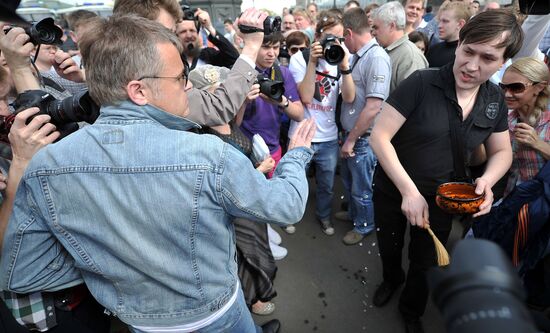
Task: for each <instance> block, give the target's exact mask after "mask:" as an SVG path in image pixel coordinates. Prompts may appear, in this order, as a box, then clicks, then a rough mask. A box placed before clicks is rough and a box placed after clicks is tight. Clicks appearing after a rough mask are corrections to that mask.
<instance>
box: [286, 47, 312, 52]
mask: <svg viewBox="0 0 550 333" xmlns="http://www.w3.org/2000/svg"><path fill="white" fill-rule="evenodd" d="M305 49H307V47H305V46H303V47H298V46H292V47H291V48H290V49H288V50H289V51H290V52H292V53H296V52H298V51H303V50H305Z"/></svg>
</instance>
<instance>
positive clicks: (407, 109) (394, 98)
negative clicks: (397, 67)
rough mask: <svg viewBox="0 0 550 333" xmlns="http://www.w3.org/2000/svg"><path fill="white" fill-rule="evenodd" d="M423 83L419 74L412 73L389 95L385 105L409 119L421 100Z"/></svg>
mask: <svg viewBox="0 0 550 333" xmlns="http://www.w3.org/2000/svg"><path fill="white" fill-rule="evenodd" d="M422 95H423V82H422V76H421V75H420V72H418V71H417V72H414V73H413V74H411V75H410V76H409V77H408V78H406V79H405V80H403V81H402V82H401V84H399V85H398V86H397V88H395V90H394V91H392V92H391V93H390V96H389V97H388V99H387V100H386V103H388V104H389V105H391V106H393V107H394V108H395V109H396V110H397V112H399V113H401V114H402V115H403V117H405V118H409V116H410V115H411V114H412V112H413V111H414V110H415V109H416V107H417V106H418V104H420V101H421V99H422Z"/></svg>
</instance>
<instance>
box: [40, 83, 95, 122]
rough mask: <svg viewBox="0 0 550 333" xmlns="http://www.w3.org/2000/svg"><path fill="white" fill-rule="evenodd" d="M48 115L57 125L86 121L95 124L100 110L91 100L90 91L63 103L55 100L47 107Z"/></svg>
mask: <svg viewBox="0 0 550 333" xmlns="http://www.w3.org/2000/svg"><path fill="white" fill-rule="evenodd" d="M46 113H47V114H49V115H50V116H51V117H52V122H53V123H55V124H66V123H72V122H81V121H85V122H87V123H90V124H91V123H93V122H94V121H95V120H96V119H97V117H98V116H99V108H98V107H97V105H96V104H95V103H94V102H93V100H92V99H91V97H90V95H89V93H88V91H82V92H81V93H79V94H76V95H74V96H71V97H67V98H65V99H63V100H61V101H59V100H54V101H52V102H50V103H48V104H47V105H46Z"/></svg>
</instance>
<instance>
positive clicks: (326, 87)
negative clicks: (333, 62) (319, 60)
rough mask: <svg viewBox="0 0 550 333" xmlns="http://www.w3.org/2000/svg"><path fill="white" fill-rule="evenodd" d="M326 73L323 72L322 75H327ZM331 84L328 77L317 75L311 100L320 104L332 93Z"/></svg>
mask: <svg viewBox="0 0 550 333" xmlns="http://www.w3.org/2000/svg"><path fill="white" fill-rule="evenodd" d="M328 73H329V72H328V71H323V74H328ZM332 86H333V82H332V80H331V79H329V78H328V77H326V76H324V75H321V74H317V77H316V79H315V93H314V94H313V98H315V100H317V101H319V102H322V101H323V100H324V99H325V98H327V96H328V95H329V94H330V92H331V91H332Z"/></svg>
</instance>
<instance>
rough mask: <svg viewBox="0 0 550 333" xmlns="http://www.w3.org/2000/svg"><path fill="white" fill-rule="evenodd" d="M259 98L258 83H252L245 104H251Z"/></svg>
mask: <svg viewBox="0 0 550 333" xmlns="http://www.w3.org/2000/svg"><path fill="white" fill-rule="evenodd" d="M259 96H260V85H259V84H258V83H254V84H253V85H252V87H250V91H249V92H248V94H247V95H246V101H245V103H247V104H248V103H250V102H253V101H254V100H255V99H256V98H258V97H259Z"/></svg>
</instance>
